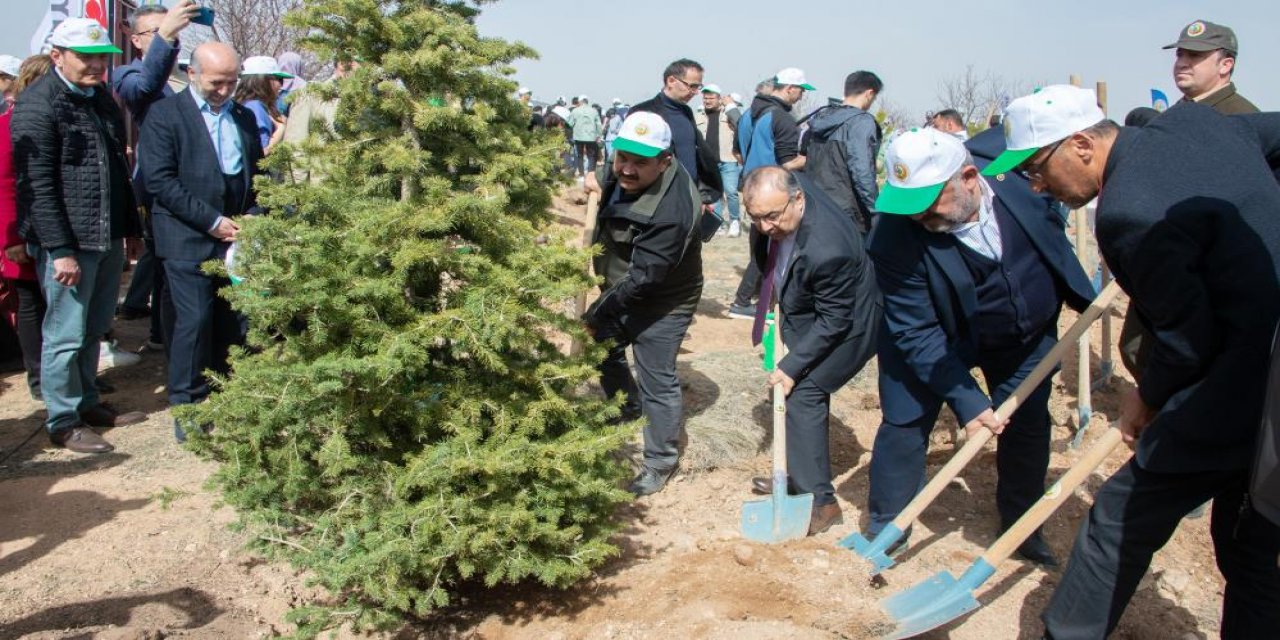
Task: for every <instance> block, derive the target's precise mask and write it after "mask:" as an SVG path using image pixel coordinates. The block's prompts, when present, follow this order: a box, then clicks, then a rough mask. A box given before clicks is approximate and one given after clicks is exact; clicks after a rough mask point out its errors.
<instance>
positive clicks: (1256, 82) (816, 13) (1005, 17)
mask: <svg viewBox="0 0 1280 640" xmlns="http://www.w3.org/2000/svg"><path fill="white" fill-rule="evenodd" d="M4 4H5V13H6V17H5V20H4V21H0V52H3V53H12V54H15V55H22V54H25V53H26V49H27V42H28V40H29V39H30V35H31V33H32V31H34V29H35V27H36V26H37V25H38V24H39V21H40V18H41V16H42V15H43V10H44V7H47V6H48V3H47V0H4ZM1198 18H1199V19H1206V20H1212V21H1215V22H1220V23H1223V24H1226V25H1228V26H1231V27H1232V28H1233V29H1235V31H1236V34H1237V36H1238V37H1239V39H1240V43H1241V52H1240V55H1241V57H1240V60H1239V69H1238V71H1237V73H1236V84H1237V86H1238V87H1239V89H1240V92H1241V93H1242V94H1244V95H1245V96H1246V97H1248V98H1249V99H1251V100H1252V101H1253V102H1254V103H1255V104H1257V105H1258V106H1259V107H1261V108H1263V109H1265V110H1276V109H1280V83H1277V82H1275V73H1274V72H1272V73H1267V72H1266V71H1265V69H1267V68H1273V67H1272V65H1273V64H1274V63H1275V62H1276V61H1280V39H1277V38H1276V37H1275V29H1276V28H1277V27H1278V26H1280V2H1275V1H1274V0H1270V1H1263V0H1232V1H1231V2H1224V1H1222V0H1219V1H1217V2H1212V3H1211V2H1208V1H1201V0H1141V1H1137V0H1111V1H1108V2H1103V1H1101V0H1071V1H1068V2H1014V1H996V0H970V1H969V2H954V1H951V2H941V1H938V0H916V1H915V2H874V3H873V2H856V1H833V0H828V1H823V2H818V1H811V2H780V1H779V0H768V1H765V0H733V1H722V0H646V1H643V2H626V3H624V2H614V1H611V0H596V1H587V0H504V1H502V2H498V3H497V4H494V5H489V6H487V7H486V9H485V13H484V14H483V15H482V16H481V18H480V21H479V25H480V28H481V31H482V32H483V33H485V34H486V35H492V36H500V37H503V38H507V39H515V40H521V41H523V42H525V43H527V44H529V45H531V46H533V47H534V48H535V49H537V50H538V51H539V52H540V53H541V59H540V60H536V61H523V62H521V63H520V64H519V65H518V67H519V73H518V75H517V80H518V81H519V82H520V83H521V84H524V85H527V86H529V87H530V88H532V89H533V90H534V92H535V93H536V94H537V95H538V96H539V97H541V98H554V97H555V96H556V95H572V94H580V93H586V94H589V95H590V96H591V97H592V98H593V100H595V101H598V102H601V103H604V102H606V101H607V100H609V99H611V98H613V97H620V98H622V99H624V100H626V101H629V102H633V101H636V100H640V99H643V98H646V97H649V96H651V95H653V94H654V93H656V92H657V90H658V88H659V86H660V82H661V73H662V68H663V67H664V66H665V65H666V64H667V63H668V62H670V61H671V60H674V59H676V58H680V57H690V58H693V59H695V60H698V61H699V62H701V63H702V64H703V65H704V66H706V68H707V76H706V79H707V81H708V82H715V83H717V84H719V85H721V86H722V87H723V88H724V90H725V91H738V92H741V93H744V94H747V93H749V91H750V89H751V88H752V87H753V86H754V84H755V82H756V81H757V80H759V79H760V78H763V77H766V76H770V75H772V74H773V73H774V72H775V71H777V70H778V69H779V68H782V67H786V66H797V67H801V68H803V69H804V70H805V71H806V72H807V73H808V76H809V80H810V82H811V83H813V84H814V85H816V86H817V87H818V88H819V90H820V91H819V93H820V94H821V95H823V96H837V95H839V93H840V92H841V87H842V84H843V80H844V76H845V75H846V74H847V73H849V72H850V71H853V70H856V69H870V70H872V71H875V72H876V73H877V74H878V75H879V76H880V77H881V78H882V79H883V80H884V82H885V85H886V87H885V92H884V97H885V98H886V99H888V100H890V101H891V102H892V103H893V104H895V105H897V106H898V107H900V108H903V109H906V110H908V111H910V112H913V113H921V114H922V113H923V112H924V111H925V110H929V109H936V108H939V107H940V106H942V105H941V104H940V103H939V102H938V100H937V98H936V96H937V93H938V85H939V82H940V81H942V80H943V79H945V78H949V77H956V76H959V75H961V74H963V73H964V71H965V68H966V66H968V65H973V67H974V69H975V71H977V72H979V73H987V72H991V73H995V74H998V75H1000V76H1002V77H1004V78H1007V79H1009V80H1013V81H1017V82H1020V83H1022V84H1035V83H1043V82H1065V81H1066V80H1067V77H1068V76H1069V75H1070V74H1072V73H1076V74H1080V75H1081V76H1082V77H1083V78H1084V82H1085V85H1086V86H1089V87H1092V86H1093V84H1094V82H1096V81H1098V80H1105V81H1106V82H1107V85H1108V90H1109V97H1110V105H1109V106H1110V108H1111V114H1112V115H1113V116H1114V117H1117V118H1121V117H1123V115H1124V113H1125V112H1126V111H1127V110H1129V109H1130V108H1133V107H1136V106H1140V105H1146V104H1148V103H1149V98H1148V91H1149V90H1150V89H1151V88H1153V87H1154V88H1160V89H1163V90H1164V91H1165V92H1166V93H1167V94H1169V96H1170V98H1173V99H1176V98H1177V95H1178V94H1177V90H1176V88H1175V87H1174V86H1173V82H1172V80H1171V78H1170V68H1171V66H1172V61H1173V57H1172V52H1169V51H1162V50H1161V49H1160V47H1161V46H1162V45H1164V44H1167V43H1169V42H1172V41H1173V40H1174V39H1176V36H1177V34H1178V31H1179V29H1181V28H1182V26H1184V25H1185V24H1186V23H1188V22H1190V21H1192V20H1194V19H1198ZM250 53H252V52H250Z"/></svg>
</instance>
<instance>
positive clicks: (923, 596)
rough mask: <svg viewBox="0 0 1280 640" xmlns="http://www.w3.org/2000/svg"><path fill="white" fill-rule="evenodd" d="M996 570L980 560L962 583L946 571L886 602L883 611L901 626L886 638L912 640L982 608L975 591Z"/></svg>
mask: <svg viewBox="0 0 1280 640" xmlns="http://www.w3.org/2000/svg"><path fill="white" fill-rule="evenodd" d="M994 570H995V569H994V568H993V567H992V566H991V565H989V564H987V563H986V561H985V560H983V559H981V558H980V559H978V560H977V561H975V562H974V564H973V566H971V567H969V570H968V571H966V572H965V573H964V575H963V576H961V577H960V579H959V580H956V579H955V578H954V577H952V576H951V574H950V573H947V572H946V571H943V572H942V573H939V574H937V575H935V576H933V577H932V578H929V579H928V580H925V581H924V582H921V583H920V584H917V585H916V586H914V587H911V588H910V589H907V590H905V591H902V592H900V593H895V594H893V595H892V596H889V597H888V598H885V599H884V601H883V602H881V603H880V608H881V609H884V612H885V613H886V614H888V615H889V617H890V618H892V619H893V621H894V622H895V623H896V624H897V625H898V626H897V628H896V629H895V630H894V631H893V632H891V633H890V634H889V635H886V636H883V638H885V640H896V639H897V638H912V637H915V636H918V635H920V634H922V633H924V632H926V631H929V630H931V629H937V628H938V627H941V626H942V625H944V624H947V623H948V622H951V621H952V620H955V619H956V618H959V617H960V616H963V615H964V614H966V613H969V612H970V611H973V610H975V609H977V608H978V607H980V606H982V605H981V604H980V603H979V602H978V600H977V599H976V598H974V597H973V590H974V589H976V588H977V587H978V586H979V585H981V584H982V583H983V582H985V581H986V579H987V578H989V577H991V574H992V573H993V572H994Z"/></svg>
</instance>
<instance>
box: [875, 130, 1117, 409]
mask: <svg viewBox="0 0 1280 640" xmlns="http://www.w3.org/2000/svg"><path fill="white" fill-rule="evenodd" d="M965 146H966V147H967V148H968V149H969V152H970V153H971V154H973V157H974V162H975V163H976V164H977V165H978V167H979V168H982V167H985V166H986V165H987V164H989V163H990V162H991V160H992V159H993V158H994V157H995V156H996V155H999V153H1000V152H1001V151H1003V150H1004V137H1003V133H1002V132H1001V131H999V130H997V129H992V130H989V131H987V132H984V133H982V134H980V135H978V136H975V137H974V138H973V139H972V140H970V141H969V142H968V143H966V145H965ZM987 184H989V185H991V188H992V190H993V191H994V192H995V206H997V207H1002V208H1004V210H1005V211H1006V212H1007V213H1009V214H1010V215H1011V216H1012V218H1013V219H1014V220H1015V221H1017V223H1018V224H1020V225H1022V229H1023V231H1026V233H1027V236H1028V237H1029V238H1030V239H1031V242H1032V244H1034V245H1035V247H1036V250H1037V251H1039V253H1040V255H1041V257H1042V258H1043V259H1044V263H1045V264H1046V265H1047V266H1048V268H1049V271H1050V272H1051V273H1052V274H1053V276H1054V280H1055V281H1056V282H1057V285H1058V294H1059V296H1061V298H1062V299H1063V300H1064V301H1065V302H1066V303H1067V304H1068V305H1069V306H1071V307H1072V308H1073V309H1076V310H1083V309H1084V308H1085V307H1087V306H1089V302H1090V301H1091V300H1093V297H1094V295H1095V291H1094V288H1093V284H1092V283H1091V282H1090V281H1089V277H1088V276H1087V275H1085V273H1084V270H1083V269H1082V268H1081V267H1080V261H1079V259H1078V258H1077V257H1076V255H1075V253H1074V251H1073V250H1072V248H1071V244H1070V243H1069V242H1068V241H1067V236H1066V233H1065V229H1064V225H1063V220H1062V217H1061V216H1060V215H1059V214H1058V212H1057V210H1056V207H1055V206H1054V203H1053V201H1051V200H1049V199H1047V198H1044V197H1042V196H1039V195H1036V194H1035V192H1033V191H1032V190H1031V187H1030V185H1029V184H1028V183H1027V181H1026V180H1025V179H1023V178H1021V177H1018V176H1017V175H1015V174H1013V173H1006V174H1001V175H1000V176H997V177H995V178H990V179H987ZM870 247H871V249H870V253H871V257H872V259H873V260H874V261H875V264H876V276H877V278H878V280H879V284H880V290H881V292H883V294H884V325H883V334H882V335H881V336H880V346H879V349H878V355H879V358H880V359H879V362H880V395H881V405H882V407H883V409H884V414H885V419H886V420H887V421H889V422H892V423H894V424H905V423H907V422H909V421H911V420H914V419H916V418H919V417H920V416H921V415H923V411H924V409H925V407H926V406H927V405H928V404H930V401H929V399H928V398H920V397H916V394H915V393H913V391H912V390H913V389H919V388H920V384H921V383H923V385H924V386H925V387H927V388H928V389H929V391H931V392H932V393H933V394H935V395H936V396H938V397H940V398H942V399H944V400H945V401H946V402H947V404H948V406H950V407H951V409H952V411H954V412H955V414H956V416H957V417H958V418H959V419H960V422H961V424H963V423H965V422H968V421H969V420H972V419H973V418H975V417H977V415H978V414H979V413H982V412H983V411H985V410H986V409H987V408H989V407H990V406H991V400H990V398H989V397H988V396H987V395H986V394H985V393H983V392H982V390H981V389H980V388H979V387H978V384H977V382H976V381H975V380H974V379H973V376H972V375H970V373H969V370H970V369H972V368H973V367H975V366H977V365H978V361H979V349H978V335H977V332H976V331H974V328H973V326H972V325H973V321H974V319H975V317H976V315H977V309H978V296H977V292H976V286H975V283H974V281H973V276H972V275H971V273H970V271H969V268H968V266H967V265H966V263H965V261H964V257H963V256H962V255H961V253H960V247H959V241H958V240H956V238H955V236H953V235H951V234H949V233H934V232H931V231H928V230H926V229H925V228H924V227H922V226H920V224H919V223H917V222H915V221H914V220H911V219H910V217H908V216H901V215H893V214H883V215H881V216H879V218H878V220H877V221H876V226H875V229H874V230H873V231H872V232H871V237H870Z"/></svg>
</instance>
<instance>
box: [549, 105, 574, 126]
mask: <svg viewBox="0 0 1280 640" xmlns="http://www.w3.org/2000/svg"><path fill="white" fill-rule="evenodd" d="M551 113H554V114H555V115H556V117H557V118H560V119H561V120H564V121H565V122H568V121H569V116H570V115H571V114H570V113H569V109H568V108H566V107H565V106H564V105H562V104H558V105H556V106H554V107H551Z"/></svg>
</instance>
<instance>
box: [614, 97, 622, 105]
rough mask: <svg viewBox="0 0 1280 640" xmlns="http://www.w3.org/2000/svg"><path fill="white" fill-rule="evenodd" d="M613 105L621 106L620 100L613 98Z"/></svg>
mask: <svg viewBox="0 0 1280 640" xmlns="http://www.w3.org/2000/svg"><path fill="white" fill-rule="evenodd" d="M613 104H615V105H619V104H622V98H614V99H613Z"/></svg>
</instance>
